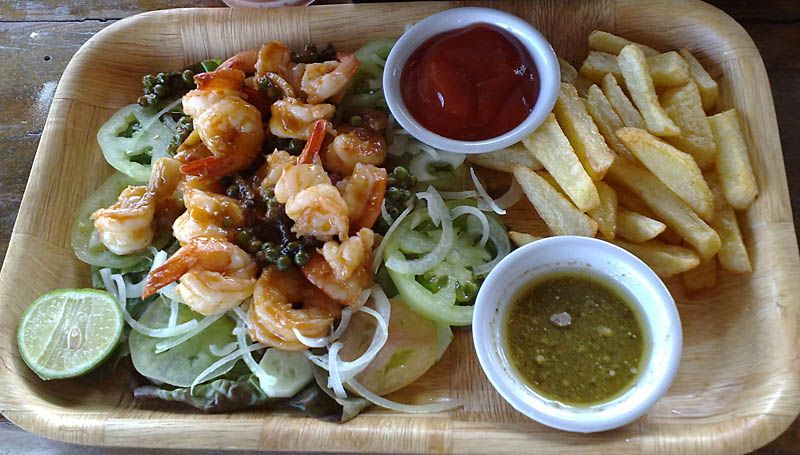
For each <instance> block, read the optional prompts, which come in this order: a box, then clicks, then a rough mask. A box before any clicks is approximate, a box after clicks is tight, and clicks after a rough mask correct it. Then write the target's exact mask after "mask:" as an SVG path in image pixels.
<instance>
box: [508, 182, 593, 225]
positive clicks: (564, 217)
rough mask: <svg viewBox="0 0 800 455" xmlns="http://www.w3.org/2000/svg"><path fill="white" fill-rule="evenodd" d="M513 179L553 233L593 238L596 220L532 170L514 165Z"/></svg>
mask: <svg viewBox="0 0 800 455" xmlns="http://www.w3.org/2000/svg"><path fill="white" fill-rule="evenodd" d="M514 178H516V179H517V182H519V184H520V186H521V187H522V191H523V192H524V193H525V196H526V197H527V198H528V200H529V201H531V204H533V207H534V208H535V209H536V212H537V213H539V216H540V217H541V218H542V220H544V222H545V224H547V227H549V228H550V231H551V232H552V233H553V235H581V236H584V237H594V234H595V233H596V232H597V223H595V221H594V220H593V219H591V218H589V217H588V216H586V215H585V214H583V213H582V212H581V211H580V210H578V209H577V208H576V207H575V206H574V205H572V203H571V202H570V201H569V199H567V198H566V197H565V196H564V195H562V194H561V193H559V192H558V190H556V189H555V188H553V187H552V186H550V184H549V183H547V181H546V180H545V179H543V178H542V177H541V176H539V175H538V174H536V172H534V171H532V170H530V169H528V168H526V167H522V166H515V167H514Z"/></svg>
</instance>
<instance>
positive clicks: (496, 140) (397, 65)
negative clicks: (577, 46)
mask: <svg viewBox="0 0 800 455" xmlns="http://www.w3.org/2000/svg"><path fill="white" fill-rule="evenodd" d="M473 24H489V25H494V26H496V27H499V28H501V29H503V30H506V31H507V32H509V33H511V34H512V35H513V36H514V37H516V38H517V39H518V40H519V41H520V42H521V43H522V44H523V45H524V46H525V48H526V49H527V50H528V52H529V53H530V54H531V57H532V58H533V61H534V63H535V64H536V68H537V69H538V72H539V97H538V98H537V100H536V104H535V105H534V108H533V110H532V111H531V113H530V114H529V115H528V117H526V118H525V120H523V121H522V123H520V124H519V125H517V126H516V127H515V128H514V129H512V130H511V131H508V132H507V133H505V134H502V135H500V136H497V137H493V138H490V139H484V140H480V141H462V140H457V139H450V138H447V137H444V136H441V135H439V134H436V133H434V132H432V131H430V130H428V129H427V128H425V127H423V126H422V125H421V124H420V123H419V122H417V121H416V120H415V119H414V117H413V116H412V115H411V113H410V112H409V110H408V108H407V107H406V105H405V103H404V102H403V96H402V94H401V92H400V76H401V74H402V72H403V67H404V66H405V64H406V61H407V60H408V58H409V57H410V56H411V54H413V53H414V51H415V50H416V49H417V48H418V47H419V46H420V45H422V44H423V43H424V42H425V41H427V40H428V39H429V38H432V37H433V36H435V35H438V34H440V33H443V32H447V31H450V30H455V29H460V28H464V27H467V26H469V25H473ZM560 83H561V76H560V72H559V67H558V58H557V57H556V53H555V52H554V51H553V48H552V46H550V43H549V42H548V41H547V40H546V39H545V38H544V36H542V34H541V33H539V31H538V30H536V29H535V28H534V27H533V26H532V25H531V24H530V23H528V22H527V21H525V20H523V19H520V18H519V17H517V16H514V15H512V14H508V13H505V12H503V11H499V10H496V9H491V8H454V9H449V10H446V11H442V12H440V13H436V14H434V15H432V16H429V17H427V18H425V19H423V20H421V21H419V22H417V23H416V24H415V25H414V26H413V27H411V28H410V29H408V30H407V31H406V32H405V33H403V36H401V37H400V39H399V40H397V43H395V45H394V47H392V51H391V52H390V53H389V57H388V58H387V59H386V65H385V67H384V72H383V89H384V96H385V97H386V104H387V105H388V106H389V110H390V111H391V112H392V115H393V116H394V118H395V119H396V120H397V122H398V123H400V125H401V126H402V127H403V128H404V129H405V130H406V131H408V133H409V134H411V135H412V136H414V137H415V138H416V139H417V140H419V141H421V142H424V143H425V144H428V145H430V146H432V147H435V148H437V149H441V150H446V151H448V152H457V153H467V154H471V153H485V152H492V151H495V150H500V149H501V148H503V147H508V146H509V145H512V144H515V143H517V142H519V141H521V140H522V138H524V137H525V136H527V135H529V134H530V133H532V132H533V131H534V130H536V128H538V127H539V125H541V124H542V123H543V122H544V121H545V119H546V118H547V115H548V114H549V113H550V111H552V110H553V106H554V105H555V103H556V98H557V97H558V91H559V88H560Z"/></svg>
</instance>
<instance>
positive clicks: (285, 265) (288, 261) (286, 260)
mask: <svg viewBox="0 0 800 455" xmlns="http://www.w3.org/2000/svg"><path fill="white" fill-rule="evenodd" d="M275 265H277V266H278V270H280V271H281V272H285V271H287V270H289V267H291V266H292V258H290V257H289V256H288V255H283V256H281V257H279V258H278V261H277V262H276V263H275Z"/></svg>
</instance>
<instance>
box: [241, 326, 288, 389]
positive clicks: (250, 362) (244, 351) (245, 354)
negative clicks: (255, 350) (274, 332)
mask: <svg viewBox="0 0 800 455" xmlns="http://www.w3.org/2000/svg"><path fill="white" fill-rule="evenodd" d="M233 334H234V335H236V342H237V343H238V344H239V354H241V356H242V359H243V360H244V363H245V365H247V368H249V369H250V371H251V372H252V373H253V374H254V375H256V377H257V378H258V382H259V383H260V384H262V385H261V388H262V389H263V388H265V387H268V386H274V385H275V384H277V383H278V380H277V379H275V377H274V376H271V375H269V374H267V372H266V371H264V369H263V368H261V366H260V365H259V364H258V363H256V360H255V359H254V358H253V354H252V351H249V350H248V348H249V346H248V345H247V340H246V339H245V328H244V321H242V320H240V321H238V323H237V324H236V328H235V329H233ZM254 344H255V345H260V346H261V347H264V348H265V347H266V346H264V345H263V344H261V343H254ZM251 346H252V345H251Z"/></svg>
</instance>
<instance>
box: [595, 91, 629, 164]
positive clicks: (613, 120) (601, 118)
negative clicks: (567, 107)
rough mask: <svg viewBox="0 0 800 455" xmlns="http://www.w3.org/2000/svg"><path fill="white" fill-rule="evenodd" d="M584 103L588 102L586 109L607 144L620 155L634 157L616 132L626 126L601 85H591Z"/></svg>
mask: <svg viewBox="0 0 800 455" xmlns="http://www.w3.org/2000/svg"><path fill="white" fill-rule="evenodd" d="M584 104H586V110H587V111H588V112H589V115H591V116H592V119H593V120H594V123H595V124H596V125H597V129H598V130H600V134H602V135H603V138H604V139H605V140H606V144H608V146H609V147H610V148H611V150H613V151H615V152H617V154H619V155H622V156H626V157H628V158H632V157H633V155H631V154H630V152H629V151H628V149H627V148H626V147H625V145H624V144H623V143H622V141H620V140H619V138H618V137H617V135H616V134H615V132H616V131H617V130H618V129H620V128H622V127H623V126H624V125H623V124H622V119H620V118H619V115H617V113H616V112H614V108H613V107H611V103H609V102H608V98H606V96H605V95H604V94H603V91H602V90H600V87H598V86H596V85H592V86H591V87H589V90H588V91H587V93H586V99H585V100H584Z"/></svg>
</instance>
